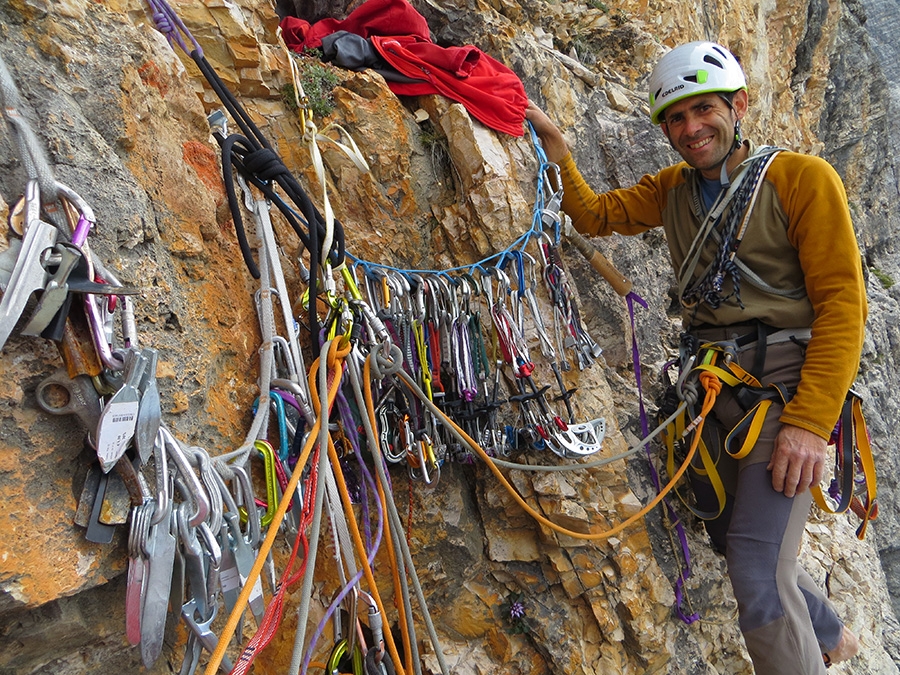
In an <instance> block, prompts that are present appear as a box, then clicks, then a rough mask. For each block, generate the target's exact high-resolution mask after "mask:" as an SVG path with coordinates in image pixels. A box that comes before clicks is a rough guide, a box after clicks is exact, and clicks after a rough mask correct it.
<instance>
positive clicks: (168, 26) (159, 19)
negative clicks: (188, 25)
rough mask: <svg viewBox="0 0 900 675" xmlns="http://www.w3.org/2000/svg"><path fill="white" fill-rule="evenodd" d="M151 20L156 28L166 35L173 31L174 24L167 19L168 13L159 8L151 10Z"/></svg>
mask: <svg viewBox="0 0 900 675" xmlns="http://www.w3.org/2000/svg"><path fill="white" fill-rule="evenodd" d="M153 22H154V23H155V24H156V30H158V31H159V32H160V33H162V34H163V35H165V36H166V37H169V36H170V35H171V34H172V33H174V32H175V26H174V24H173V23H172V21H171V20H170V19H169V15H168V14H166V13H165V12H163V11H161V10H157V11H155V12H153Z"/></svg>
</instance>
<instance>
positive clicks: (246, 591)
mask: <svg viewBox="0 0 900 675" xmlns="http://www.w3.org/2000/svg"><path fill="white" fill-rule="evenodd" d="M339 343H345V344H342V345H341V346H340V347H339V346H338V345H339ZM349 353H350V342H349V341H346V340H341V339H338V340H332V341H331V346H330V348H329V350H328V353H327V354H325V355H324V356H325V358H326V359H327V364H328V367H329V369H330V371H331V372H332V373H333V374H334V377H333V379H332V381H331V383H330V385H329V387H328V394H327V401H328V407H329V409H330V408H331V406H332V404H333V403H334V399H335V397H337V393H338V390H339V389H340V385H341V370H342V364H343V360H344V358H346V356H347V355H348V354H349ZM321 359H322V355H320V356H319V358H317V359H316V360H315V361H314V362H313V364H312V365H311V366H310V369H309V371H310V373H311V374H314V373H316V372H317V371H318V368H319V364H320V361H321ZM310 379H311V380H312V387H311V389H310V391H311V392H316V391H317V387H316V386H315V377H314V376H312V377H311V378H310ZM311 398H312V399H313V402H314V403H316V402H318V397H317V396H315V395H313V396H312V397H311ZM321 424H322V417H321V415H319V416H318V417H317V418H316V421H315V423H314V424H313V426H312V428H311V429H310V430H309V436H308V437H307V439H306V443H305V444H304V446H303V450H302V451H301V453H300V457H299V458H298V459H297V464H296V466H295V467H294V471H293V473H291V479H290V480H289V481H288V484H287V486H286V487H285V489H284V494H286V495H290V494H294V491H295V490H296V489H297V483H299V482H300V477H301V476H302V475H303V469H304V467H305V466H306V462H307V460H308V459H309V455H310V452H311V451H312V449H313V446H314V445H315V444H316V442H317V441H318V432H319V429H320V428H321ZM288 502H289V500H288V499H282V500H281V501H280V502H279V503H278V509H277V510H276V511H275V516H274V517H273V518H272V522H271V524H270V525H269V529H268V530H267V531H266V538H265V540H264V541H263V543H262V544H261V545H260V547H259V553H258V554H257V556H256V560H255V561H254V562H253V567H252V568H251V570H250V573H249V574H248V575H247V579H246V581H245V582H244V587H243V588H242V589H241V592H240V595H238V599H237V601H236V602H235V605H234V609H232V610H231V614H229V615H228V621H227V622H226V623H225V627H224V628H223V629H222V634H221V636H220V637H219V642H218V644H216V649H215V651H213V653H212V656H211V657H210V659H209V663H208V664H207V665H206V671H204V672H205V675H215V673H216V671H217V670H218V669H219V664H221V663H222V658H223V657H224V656H225V650H226V649H227V648H228V643H229V642H230V641H231V638H232V636H233V635H234V632H235V630H237V625H238V623H239V621H240V618H241V615H242V614H243V613H244V610H245V609H246V607H247V603H248V601H249V599H250V593H251V592H252V591H253V585H254V584H255V583H256V580H257V579H258V578H259V575H260V573H261V572H262V568H263V565H264V564H265V562H266V557H267V556H268V555H269V551H270V550H271V549H272V545H273V544H274V543H275V537H276V536H277V535H278V528H279V527H280V526H281V522H282V521H283V520H284V516H285V514H286V513H287V509H288Z"/></svg>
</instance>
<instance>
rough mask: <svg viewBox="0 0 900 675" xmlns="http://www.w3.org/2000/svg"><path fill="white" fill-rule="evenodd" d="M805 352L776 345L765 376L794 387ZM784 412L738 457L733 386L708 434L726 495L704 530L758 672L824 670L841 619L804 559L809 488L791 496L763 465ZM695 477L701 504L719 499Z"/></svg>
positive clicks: (748, 350)
mask: <svg viewBox="0 0 900 675" xmlns="http://www.w3.org/2000/svg"><path fill="white" fill-rule="evenodd" d="M745 332H746V331H745ZM733 333H734V330H733V329H706V330H703V331H698V332H697V335H698V337H700V338H701V339H702V340H704V341H715V340H725V339H731V338H733V337H735V336H734V334H733ZM754 344H755V343H752V344H749V345H747V347H745V348H743V349H742V351H739V353H738V359H737V361H738V363H739V364H740V365H741V366H742V367H744V368H745V369H747V370H750V369H751V368H752V366H753V364H754V357H755V356H756V348H755V346H754ZM803 357H804V347H803V346H802V345H800V344H796V343H795V342H790V341H787V342H782V343H780V344H769V345H768V346H767V349H766V355H765V366H764V369H763V372H762V378H761V381H762V382H763V383H764V384H768V383H770V382H783V383H784V384H785V385H786V386H787V387H789V388H791V389H794V388H796V386H797V383H798V382H799V381H800V367H801V366H802V365H803ZM757 376H759V373H757ZM782 409H783V406H782V405H780V404H773V405H772V406H771V407H770V409H769V412H768V414H767V416H766V421H765V424H764V425H763V429H762V432H761V433H760V435H759V439H758V440H757V442H756V444H755V446H754V448H753V450H752V451H751V452H750V454H749V455H747V456H746V457H745V458H743V459H741V460H735V459H733V458H732V457H730V456H729V455H728V454H727V453H726V452H724V450H722V443H723V441H724V439H725V436H726V435H727V434H728V432H729V431H730V430H731V429H732V428H733V427H734V426H735V425H736V424H737V423H738V422H739V421H740V420H741V418H742V417H743V416H744V414H745V410H744V408H743V407H742V406H741V404H740V403H739V402H738V401H737V399H736V398H735V396H734V394H733V390H732V389H730V388H729V387H728V386H723V387H722V391H721V393H720V394H719V396H718V398H717V401H716V405H715V407H714V408H713V414H712V415H711V416H710V417H709V419H708V420H707V421H706V424H705V427H704V432H703V437H704V441H705V442H706V444H707V447H708V448H709V450H710V452H711V453H713V456H714V457H715V456H716V453H717V452H718V453H719V458H718V464H717V466H718V469H719V473H720V475H721V476H722V480H723V482H724V484H725V491H726V497H727V501H726V508H725V510H724V511H723V513H722V514H721V515H720V516H719V518H717V519H716V520H713V521H707V530H708V532H709V534H710V537H711V538H712V540H713V543H714V545H715V546H716V548H718V549H719V550H720V551H724V553H725V556H726V560H727V563H728V576H729V577H730V579H731V584H732V586H733V588H734V595H735V598H736V599H737V602H738V611H739V622H740V628H741V633H743V635H744V641H745V642H746V645H747V651H748V652H749V653H750V658H751V659H752V660H753V666H754V669H755V670H756V673H757V675H818V674H824V673H825V665H824V661H823V658H822V654H823V653H826V652H828V651H829V650H832V649H834V648H835V647H837V645H838V642H840V639H841V633H842V629H843V624H842V623H841V621H840V619H839V618H838V617H837V614H836V613H835V611H834V608H833V606H832V605H831V603H830V602H829V600H828V599H827V598H826V597H825V595H824V594H823V593H822V591H821V590H820V589H819V588H818V587H817V586H816V584H815V582H814V581H813V580H812V578H811V577H810V576H809V574H808V573H807V572H806V571H805V570H803V568H802V567H801V566H800V565H799V563H798V561H797V556H798V553H799V550H800V542H801V538H802V536H803V530H804V527H805V525H806V520H807V518H808V516H809V509H810V505H811V502H812V498H811V495H810V492H809V490H806V491H804V492H802V493H800V494H798V495H796V496H794V497H793V498H788V497H785V496H784V495H783V494H781V493H780V492H776V491H775V490H774V488H773V487H772V475H771V472H770V471H768V470H767V469H766V465H767V464H768V462H769V459H770V457H771V455H772V451H773V448H774V443H775V437H776V435H777V434H778V431H779V430H780V429H781V426H782V424H781V423H780V422H779V421H778V418H779V416H780V415H781V411H782ZM737 447H740V444H738V446H737ZM692 482H693V484H694V492H695V496H696V498H697V500H698V507H700V508H701V509H705V510H712V509H714V508H715V505H716V498H715V494H714V493H713V491H712V489H711V487H710V485H709V483H707V482H704V481H703V480H702V479H701V478H700V477H696V476H695V477H694V478H693V479H692Z"/></svg>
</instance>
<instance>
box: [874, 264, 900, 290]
mask: <svg viewBox="0 0 900 675" xmlns="http://www.w3.org/2000/svg"><path fill="white" fill-rule="evenodd" d="M869 270H870V271H871V272H872V274H874V275H875V278H876V279H878V283H880V284H881V285H882V286H883V287H884V289H885V290H887V289H888V288H890V287H891V286H893V285H894V284H895V283H897V282H895V281H894V279H893V277H891V275H890V274H887V273H886V272H882V271H881V270H880V269H878V268H877V267H870V268H869Z"/></svg>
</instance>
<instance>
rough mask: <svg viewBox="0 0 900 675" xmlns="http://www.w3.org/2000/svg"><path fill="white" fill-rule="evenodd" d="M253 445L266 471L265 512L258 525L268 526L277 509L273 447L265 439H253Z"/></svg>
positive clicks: (276, 480) (276, 481)
mask: <svg viewBox="0 0 900 675" xmlns="http://www.w3.org/2000/svg"><path fill="white" fill-rule="evenodd" d="M253 447H254V448H256V450H257V451H258V452H259V455H260V457H262V460H263V466H264V467H265V472H266V512H265V514H264V515H263V516H262V518H260V519H259V523H260V525H262V526H263V527H268V526H269V525H270V524H271V522H272V521H273V520H274V519H275V511H276V510H277V509H278V474H277V473H276V472H275V462H276V461H277V459H276V457H275V449H274V448H273V447H272V446H271V445H270V444H269V443H268V442H267V441H254V443H253Z"/></svg>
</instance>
